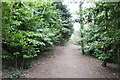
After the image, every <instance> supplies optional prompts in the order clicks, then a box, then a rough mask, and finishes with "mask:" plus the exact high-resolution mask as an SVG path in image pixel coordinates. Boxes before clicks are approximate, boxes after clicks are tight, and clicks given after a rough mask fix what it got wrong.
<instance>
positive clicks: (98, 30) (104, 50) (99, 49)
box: [79, 2, 120, 62]
mask: <svg viewBox="0 0 120 80" xmlns="http://www.w3.org/2000/svg"><path fill="white" fill-rule="evenodd" d="M80 7H81V6H80ZM79 14H80V15H81V14H82V16H80V19H79V22H80V23H81V24H82V25H84V24H89V26H88V27H87V28H85V27H83V28H81V34H83V37H82V38H81V39H80V41H81V42H83V44H84V46H83V50H84V52H85V53H89V54H91V55H93V56H95V57H97V58H99V59H101V60H103V61H109V62H117V58H118V55H119V49H120V15H119V14H120V2H99V3H95V7H92V8H87V9H85V10H80V13H79ZM81 21H82V22H81Z"/></svg>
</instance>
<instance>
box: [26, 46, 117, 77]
mask: <svg viewBox="0 0 120 80" xmlns="http://www.w3.org/2000/svg"><path fill="white" fill-rule="evenodd" d="M79 49H80V47H79V46H78V45H74V44H70V45H67V46H57V47H55V49H54V50H53V53H54V57H51V58H42V59H38V60H37V62H34V66H33V67H32V68H30V69H28V70H27V74H26V75H25V77H26V78H116V77H117V68H116V66H115V65H112V64H108V67H106V68H104V67H101V66H100V64H101V61H99V60H96V59H95V58H92V57H90V56H86V55H81V54H80V53H81V52H80V50H79ZM41 62H42V63H41ZM38 63H40V64H38Z"/></svg>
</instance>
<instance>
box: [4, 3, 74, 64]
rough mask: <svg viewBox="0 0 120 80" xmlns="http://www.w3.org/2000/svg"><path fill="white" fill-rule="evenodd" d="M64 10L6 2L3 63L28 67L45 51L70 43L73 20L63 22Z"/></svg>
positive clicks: (53, 5)
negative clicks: (6, 60)
mask: <svg viewBox="0 0 120 80" xmlns="http://www.w3.org/2000/svg"><path fill="white" fill-rule="evenodd" d="M58 4H59V3H58ZM61 6H62V4H61ZM64 8H65V7H63V9H64ZM63 9H59V8H58V9H57V8H56V4H55V3H54V4H53V3H51V2H2V26H3V29H2V30H3V31H2V36H3V38H2V42H3V43H2V45H3V55H2V57H3V59H8V60H13V61H14V62H15V63H16V65H18V63H21V64H24V63H23V62H25V64H27V63H26V61H27V62H29V60H30V59H32V58H35V57H37V56H38V55H40V53H41V52H42V51H44V50H46V49H48V48H52V47H54V45H59V44H61V43H62V42H64V41H65V40H68V38H69V37H68V36H71V34H72V32H73V29H72V26H70V27H69V28H68V26H69V24H70V23H71V22H69V24H68V23H65V22H68V21H69V20H70V19H69V18H70V16H68V17H67V19H64V21H62V20H63V19H62V18H63V16H62V10H63ZM66 12H67V11H66ZM68 15H70V14H68ZM65 25H66V26H65ZM70 25H71V24H70ZM65 34H66V35H65ZM66 37H68V38H66ZM13 65H14V63H13Z"/></svg>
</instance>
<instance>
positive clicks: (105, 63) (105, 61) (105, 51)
mask: <svg viewBox="0 0 120 80" xmlns="http://www.w3.org/2000/svg"><path fill="white" fill-rule="evenodd" d="M107 11H108V10H107V8H105V23H107V19H108V14H107ZM105 29H106V30H107V26H106V27H105ZM106 30H105V31H106ZM104 54H105V55H106V56H107V47H106V46H105V47H104ZM101 65H102V66H103V67H107V59H104V60H103V62H102V64H101Z"/></svg>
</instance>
